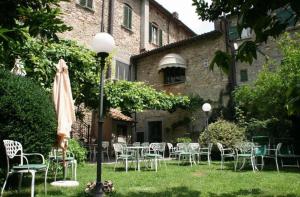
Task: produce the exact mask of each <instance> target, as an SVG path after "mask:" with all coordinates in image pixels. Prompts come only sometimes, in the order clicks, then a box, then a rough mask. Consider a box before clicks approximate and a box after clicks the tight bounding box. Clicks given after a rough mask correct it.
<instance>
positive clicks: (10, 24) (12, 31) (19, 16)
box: [0, 0, 71, 46]
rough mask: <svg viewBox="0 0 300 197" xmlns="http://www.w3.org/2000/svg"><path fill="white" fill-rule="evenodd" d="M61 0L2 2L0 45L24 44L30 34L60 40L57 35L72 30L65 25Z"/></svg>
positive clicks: (7, 0)
mask: <svg viewBox="0 0 300 197" xmlns="http://www.w3.org/2000/svg"><path fill="white" fill-rule="evenodd" d="M60 1H61V0H32V1H23V0H2V1H1V2H0V44H4V45H5V46H7V45H8V43H7V42H8V41H9V40H13V41H15V42H22V41H24V40H26V39H27V37H28V34H29V36H32V37H37V36H39V37H40V38H42V39H55V40H58V37H57V33H61V32H64V31H67V30H71V27H69V26H67V25H65V24H64V22H63V21H62V19H61V18H59V15H60V9H59V5H58V3H59V2H60Z"/></svg>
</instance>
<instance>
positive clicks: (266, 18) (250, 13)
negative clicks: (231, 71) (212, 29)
mask: <svg viewBox="0 0 300 197" xmlns="http://www.w3.org/2000/svg"><path fill="white" fill-rule="evenodd" d="M193 5H194V6H195V7H196V12H197V13H198V15H199V17H200V19H202V20H209V21H215V20H217V19H219V18H221V17H222V16H224V15H231V16H236V17H237V30H238V34H239V36H241V33H242V30H243V29H244V28H251V29H252V30H253V31H254V33H255V39H254V40H252V41H246V42H244V43H243V44H242V45H240V46H239V48H238V53H237V55H236V59H237V60H240V61H242V62H248V63H250V64H251V63H252V61H253V58H255V59H256V49H257V46H258V44H260V43H262V42H267V40H268V38H269V37H273V38H276V37H278V36H279V35H280V34H282V33H283V32H284V31H285V30H286V28H287V27H288V26H294V25H295V24H296V22H297V21H298V20H299V17H300V1H298V0H281V1H278V0H269V1H257V0H247V1H244V0H239V1H222V0H212V2H211V4H210V5H209V3H208V2H206V1H205V0H193ZM230 55H231V54H226V53H225V52H221V51H218V54H216V55H215V58H214V60H213V61H212V62H211V68H213V66H214V64H216V65H217V66H218V67H221V68H223V67H225V70H228V68H227V69H226V67H228V66H229V65H230V64H229V63H228V62H229V61H228V58H223V57H228V56H230ZM222 56H223V57H222ZM231 58H232V57H231Z"/></svg>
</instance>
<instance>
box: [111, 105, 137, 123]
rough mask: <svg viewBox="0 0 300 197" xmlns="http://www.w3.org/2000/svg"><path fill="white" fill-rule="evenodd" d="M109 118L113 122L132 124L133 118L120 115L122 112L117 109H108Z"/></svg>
mask: <svg viewBox="0 0 300 197" xmlns="http://www.w3.org/2000/svg"><path fill="white" fill-rule="evenodd" d="M109 116H110V117H111V118H112V119H114V120H121V121H126V122H133V121H134V120H133V118H131V117H129V116H126V115H124V114H122V112H121V111H120V110H118V109H114V108H110V109H109Z"/></svg>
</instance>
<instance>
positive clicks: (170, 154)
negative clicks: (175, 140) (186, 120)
mask: <svg viewBox="0 0 300 197" xmlns="http://www.w3.org/2000/svg"><path fill="white" fill-rule="evenodd" d="M167 147H168V149H169V158H172V156H175V157H176V153H175V151H176V147H173V144H171V143H167Z"/></svg>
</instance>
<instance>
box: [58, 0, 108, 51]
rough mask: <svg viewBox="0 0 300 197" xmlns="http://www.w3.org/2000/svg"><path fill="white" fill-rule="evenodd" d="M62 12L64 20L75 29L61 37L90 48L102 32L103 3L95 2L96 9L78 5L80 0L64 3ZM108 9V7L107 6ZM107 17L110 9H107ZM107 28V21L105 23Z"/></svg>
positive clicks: (97, 0)
mask: <svg viewBox="0 0 300 197" xmlns="http://www.w3.org/2000/svg"><path fill="white" fill-rule="evenodd" d="M60 6H61V10H62V13H63V14H62V18H63V20H64V22H65V23H66V24H67V25H69V26H72V27H73V30H72V31H69V32H65V33H63V34H61V35H60V36H61V37H63V38H66V39H70V40H76V41H77V42H79V43H81V44H83V45H85V46H86V47H89V46H90V44H91V41H92V39H93V37H94V35H95V34H96V33H97V32H100V24H101V17H100V16H101V14H102V13H101V10H102V9H101V7H102V1H100V0H96V1H94V4H93V6H94V8H93V9H92V10H91V9H87V8H84V7H82V6H80V5H79V4H78V0H70V1H69V2H64V1H62V2H61V3H60ZM105 7H106V8H107V7H108V5H106V6H105ZM105 10H106V12H105V16H106V17H107V16H108V9H105ZM104 22H105V24H106V27H107V21H104Z"/></svg>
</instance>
